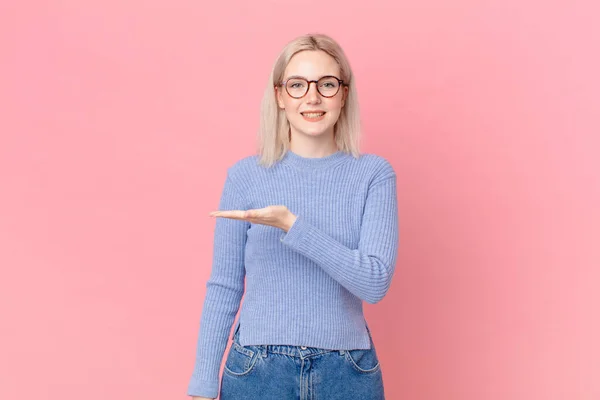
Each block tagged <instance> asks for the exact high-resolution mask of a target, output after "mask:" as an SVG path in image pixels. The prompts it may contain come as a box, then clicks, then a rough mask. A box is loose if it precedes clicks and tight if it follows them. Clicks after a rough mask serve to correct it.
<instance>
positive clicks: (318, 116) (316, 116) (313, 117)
mask: <svg viewBox="0 0 600 400" xmlns="http://www.w3.org/2000/svg"><path fill="white" fill-rule="evenodd" d="M300 114H301V115H302V117H303V118H304V119H305V120H306V121H310V122H317V121H320V120H322V119H323V118H325V112H324V111H321V112H305V113H300Z"/></svg>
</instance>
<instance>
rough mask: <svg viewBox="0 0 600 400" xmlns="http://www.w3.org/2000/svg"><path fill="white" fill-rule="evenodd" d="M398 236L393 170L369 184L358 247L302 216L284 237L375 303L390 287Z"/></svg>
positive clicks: (305, 254)
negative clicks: (352, 247)
mask: <svg viewBox="0 0 600 400" xmlns="http://www.w3.org/2000/svg"><path fill="white" fill-rule="evenodd" d="M392 171H393V170H392ZM398 236H399V235H398V209H397V196H396V174H395V173H393V172H391V173H387V174H385V176H384V177H382V178H379V179H376V180H374V182H372V183H371V184H370V186H369V189H368V193H367V198H366V203H365V208H364V213H363V218H362V224H361V228H360V238H359V243H358V248H357V249H350V248H348V247H347V246H345V245H344V244H342V243H340V242H339V241H337V240H336V239H334V238H332V237H331V236H330V235H328V234H327V233H325V232H323V231H322V230H320V229H318V228H317V227H315V226H313V225H312V224H311V223H309V222H308V221H307V220H306V219H305V218H304V217H303V216H302V215H297V219H296V221H295V222H294V224H293V225H292V227H291V228H290V229H289V230H288V231H287V233H284V234H283V235H281V237H280V240H281V242H282V243H283V244H285V245H287V246H289V247H290V248H291V249H293V250H295V251H296V252H298V253H300V254H302V255H304V256H306V257H308V258H309V259H311V260H312V261H314V262H315V263H317V264H318V265H319V266H320V267H321V268H323V270H325V272H327V273H328V274H329V275H330V276H331V277H332V278H333V279H335V280H336V281H337V282H339V283H340V284H341V285H342V286H344V287H345V288H346V289H348V290H349V291H350V292H351V293H352V294H354V295H355V296H357V297H359V298H360V299H362V300H364V301H366V302H367V303H371V304H374V303H377V302H378V301H380V300H381V299H383V297H384V296H385V294H386V293H387V291H388V289H389V287H390V284H391V281H392V276H393V274H394V269H395V264H396V257H397V250H398Z"/></svg>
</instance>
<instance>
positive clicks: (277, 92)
mask: <svg viewBox="0 0 600 400" xmlns="http://www.w3.org/2000/svg"><path fill="white" fill-rule="evenodd" d="M275 97H276V98H277V105H278V106H279V108H281V109H282V110H283V109H285V104H283V98H282V97H281V90H279V86H275Z"/></svg>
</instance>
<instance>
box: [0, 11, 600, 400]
mask: <svg viewBox="0 0 600 400" xmlns="http://www.w3.org/2000/svg"><path fill="white" fill-rule="evenodd" d="M323 3H326V5H323ZM592 3H594V2H593V1H591V0H590V1H588V2H584V1H573V0H570V1H567V0H564V1H537V0H532V1H528V2H525V3H523V2H522V1H520V0H487V1H474V0H459V1H441V0H422V1H412V2H396V1H389V2H383V1H373V0H371V1H368V2H365V3H362V2H344V1H329V2H322V1H316V0H307V1H304V2H302V4H298V5H294V3H293V2H283V1H276V0H260V1H256V0H255V1H237V2H231V1H230V2H216V1H215V2H205V1H198V0H196V1H182V2H167V1H163V2H159V1H155V0H153V1H149V0H144V1H129V2H121V1H119V2H117V1H108V2H106V1H103V2H100V1H94V2H92V1H73V0H71V1H56V2H42V1H30V2H3V4H2V5H1V6H0V41H1V42H0V45H1V48H0V50H1V52H0V57H1V62H0V69H1V75H0V266H1V279H0V332H1V337H0V398H1V399H6V400H9V399H11V400H12V399H24V398H35V399H52V400H74V399H82V398H84V399H86V400H99V399H148V400H153V399H156V400H158V399H161V400H163V399H185V398H187V397H186V395H185V392H186V389H187V384H188V380H189V377H190V373H191V370H192V366H193V361H194V353H195V346H196V335H197V331H198V324H199V318H200V313H201V307H202V301H203V299H204V290H205V283H206V280H207V279H208V276H209V273H210V267H211V264H210V263H211V259H212V255H211V252H212V232H213V227H214V220H213V219H210V218H209V217H208V216H207V215H208V213H209V211H211V210H214V209H215V208H216V206H217V204H218V198H219V196H220V191H221V188H222V184H223V181H224V177H225V171H226V168H227V167H228V166H229V165H231V164H232V163H234V162H235V161H237V160H238V159H239V158H241V157H243V156H246V155H249V154H251V153H252V152H253V150H254V139H255V131H256V129H257V126H258V112H259V102H260V98H261V96H262V92H263V88H264V86H265V84H266V79H267V76H268V73H269V71H270V68H271V65H272V63H273V61H274V59H275V56H276V55H277V53H278V52H279V50H280V49H281V48H282V47H283V45H284V44H285V43H286V42H287V41H288V40H290V39H291V38H293V37H295V36H297V35H299V34H302V33H306V32H312V31H320V32H324V33H328V34H330V35H332V36H333V37H335V38H336V39H338V40H339V42H340V43H341V44H342V46H343V47H344V48H345V50H346V52H347V54H348V56H349V57H350V60H351V63H352V65H353V68H354V70H355V74H356V85H357V86H358V91H359V94H360V101H361V108H362V116H363V119H364V125H365V140H364V145H363V148H362V150H363V152H372V153H377V154H380V155H382V156H384V157H386V158H387V159H389V160H390V161H391V162H392V164H393V165H394V167H395V168H396V171H397V173H398V192H399V193H398V194H399V210H400V216H401V248H400V253H399V259H398V264H397V272H396V276H395V279H394V282H393V284H392V288H391V290H390V292H389V294H388V296H387V297H386V298H385V299H384V300H383V301H382V302H381V303H379V304H377V305H366V306H365V307H366V313H367V320H368V321H369V324H370V326H371V327H372V331H373V335H374V339H375V342H376V345H377V348H378V352H379V355H380V359H381V363H382V366H383V373H384V381H385V383H386V393H387V395H388V398H389V399H391V400H395V399H411V400H414V399H423V400H438V399H445V400H481V399H486V400H488V399H489V400H496V399H497V400H506V399H511V400H532V399H535V400H537V399H544V400H551V399H569V400H573V399H586V400H587V399H589V400H591V399H598V398H600V345H599V344H598V338H599V337H600V310H599V308H600V307H599V305H600V294H599V290H598V286H599V282H600V273H599V272H598V270H599V266H600V249H599V248H600V232H599V228H598V227H599V225H600V213H599V208H598V204H599V203H600V184H599V171H600V162H599V160H598V158H599V157H598V153H599V149H600V141H599V139H598V134H599V132H600V129H599V128H600V123H599V122H598V116H599V115H600V107H599V101H598V94H599V93H600V79H599V78H598V71H600V60H599V56H598V54H599V53H600V50H599V49H600V28H598V27H597V26H598V25H597V24H596V22H597V15H598V12H599V11H600V9H599V7H598V6H596V5H592ZM594 24H596V25H595V26H596V27H594Z"/></svg>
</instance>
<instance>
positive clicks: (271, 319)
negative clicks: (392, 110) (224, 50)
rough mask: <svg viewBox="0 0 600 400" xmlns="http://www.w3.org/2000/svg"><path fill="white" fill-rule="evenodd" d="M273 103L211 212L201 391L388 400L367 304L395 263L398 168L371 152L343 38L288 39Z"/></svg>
mask: <svg viewBox="0 0 600 400" xmlns="http://www.w3.org/2000/svg"><path fill="white" fill-rule="evenodd" d="M261 114H262V119H261V128H260V133H259V146H258V151H257V153H258V154H256V155H252V156H248V157H245V158H243V159H241V160H239V161H238V162H236V163H235V164H234V165H232V166H231V167H229V168H228V170H227V177H226V179H225V183H224V188H223V192H222V195H221V201H220V204H219V211H215V212H212V213H211V216H213V217H216V218H217V219H216V227H215V237H214V254H213V265H212V272H211V275H210V278H209V280H208V282H207V285H206V298H205V300H204V307H203V312H202V317H201V321H200V333H199V336H198V345H197V346H198V347H197V355H196V362H195V367H194V371H193V374H192V378H191V381H190V384H189V387H188V394H189V395H190V396H193V398H194V399H214V398H216V397H217V395H220V399H221V400H242V399H248V400H253V399H261V400H268V399H272V400H288V399H289V400H293V399H300V400H309V399H322V400H335V399H343V400H348V399H360V400H380V399H384V390H383V377H382V371H381V368H380V364H379V361H378V358H377V354H376V351H375V346H374V344H373V339H372V336H371V333H370V331H369V328H368V326H367V323H366V320H365V318H364V315H363V307H362V305H363V303H362V302H363V301H366V302H367V303H371V304H374V303H377V302H378V301H380V300H381V299H382V298H383V297H384V296H385V294H386V293H387V291H388V289H389V287H390V283H391V280H392V276H393V274H394V268H395V262H396V255H397V248H398V215H397V198H396V174H395V172H394V169H393V168H392V166H391V165H390V163H389V162H387V161H386V160H385V159H384V158H382V157H380V156H377V155H374V154H360V153H359V148H358V143H359V134H360V123H359V110H358V101H357V94H356V87H355V84H354V80H353V76H352V71H351V69H350V65H349V62H348V60H347V58H346V56H345V54H344V52H343V50H342V49H341V47H340V46H339V45H338V44H337V43H336V42H335V41H334V40H333V39H332V38H330V37H328V36H325V35H317V34H315V35H306V36H301V37H299V38H296V39H295V40H293V41H291V42H290V43H288V44H287V46H285V48H284V49H283V51H282V52H281V54H280V55H279V57H278V58H277V60H276V61H275V65H274V66H273V70H272V72H271V76H270V77H269V82H268V85H267V89H266V92H265V96H264V99H263V104H262V110H261ZM242 295H244V302H243V304H242V306H241V310H240V315H239V320H238V322H237V324H236V325H235V329H234V333H233V335H232V337H231V339H232V344H231V347H230V350H229V352H228V354H227V359H226V362H225V369H224V372H223V376H222V378H221V381H219V369H220V364H221V361H222V358H223V355H224V353H225V349H226V347H227V342H228V339H229V333H230V332H231V329H232V327H233V324H234V319H235V315H236V313H237V312H238V309H239V307H240V302H241V299H242ZM219 382H220V383H221V385H220V389H219Z"/></svg>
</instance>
